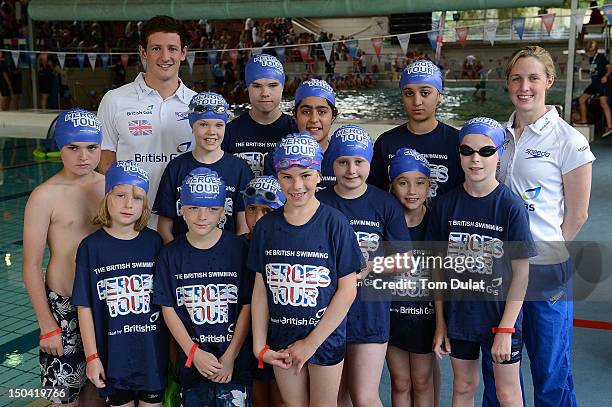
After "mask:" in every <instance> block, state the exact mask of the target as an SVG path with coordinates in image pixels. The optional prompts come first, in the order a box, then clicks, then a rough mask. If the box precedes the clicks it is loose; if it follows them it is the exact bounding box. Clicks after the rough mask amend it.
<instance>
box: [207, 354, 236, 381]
mask: <svg viewBox="0 0 612 407" xmlns="http://www.w3.org/2000/svg"><path fill="white" fill-rule="evenodd" d="M235 360H236V359H235V358H234V357H231V356H228V355H227V354H226V353H224V354H223V355H221V357H220V358H219V363H221V365H222V366H223V367H222V368H221V369H220V370H219V373H217V374H216V375H214V376H212V377H210V380H211V381H213V382H215V383H229V382H230V381H231V380H232V373H233V371H234V361H235Z"/></svg>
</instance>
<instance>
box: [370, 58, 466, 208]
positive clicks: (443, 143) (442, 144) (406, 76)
mask: <svg viewBox="0 0 612 407" xmlns="http://www.w3.org/2000/svg"><path fill="white" fill-rule="evenodd" d="M442 89H443V88H442V73H441V72H440V69H439V68H438V67H437V66H436V65H434V63H433V62H431V61H427V60H418V61H415V62H413V63H411V64H410V65H408V66H407V67H406V68H405V69H404V70H403V71H402V75H401V77H400V91H401V92H402V103H403V105H404V110H405V111H406V114H407V116H408V122H407V123H404V124H402V125H400V126H397V127H395V128H393V129H391V130H389V131H386V132H384V133H383V134H381V135H380V137H378V139H377V140H376V143H374V158H373V159H372V171H371V174H370V179H369V181H370V182H371V183H372V184H374V185H376V186H378V187H379V188H382V189H387V187H388V185H389V174H388V168H389V161H390V159H391V157H393V154H395V152H396V151H397V150H398V149H399V148H401V147H409V148H413V149H415V150H416V151H418V152H419V153H421V154H423V156H424V157H425V158H427V160H428V161H429V164H430V166H431V182H432V185H431V190H430V196H431V198H432V199H433V200H435V199H436V198H437V197H438V196H440V195H442V194H444V193H445V192H446V191H449V190H451V189H453V188H455V187H456V186H457V185H459V184H461V182H463V172H462V171H461V166H460V165H459V152H458V147H459V144H458V142H457V133H458V132H457V130H456V129H454V128H453V127H451V126H448V125H446V124H444V123H442V122H440V121H438V119H437V118H436V110H437V108H438V105H439V104H440V103H441V102H442Z"/></svg>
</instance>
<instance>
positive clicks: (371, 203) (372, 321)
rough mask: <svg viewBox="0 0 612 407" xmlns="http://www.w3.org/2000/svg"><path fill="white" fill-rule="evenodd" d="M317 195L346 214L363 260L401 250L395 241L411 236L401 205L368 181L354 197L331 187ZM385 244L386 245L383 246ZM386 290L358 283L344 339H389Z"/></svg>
mask: <svg viewBox="0 0 612 407" xmlns="http://www.w3.org/2000/svg"><path fill="white" fill-rule="evenodd" d="M317 198H318V199H319V200H320V201H321V202H323V203H325V204H327V205H329V206H331V207H334V208H336V209H338V210H339V211H340V212H342V213H343V214H344V216H346V217H347V218H348V221H349V224H350V225H351V226H352V227H353V230H354V233H355V238H356V240H357V242H358V244H359V248H360V249H361V253H362V254H363V257H364V259H365V260H366V261H373V260H374V257H376V256H385V255H389V254H393V253H396V252H398V251H401V248H400V245H399V244H398V243H399V242H407V241H408V240H410V237H409V235H408V228H407V227H406V221H405V220H404V213H403V210H402V206H401V205H400V204H399V202H397V200H396V199H395V198H394V197H393V196H392V195H391V194H389V193H387V192H385V191H382V190H380V189H378V188H376V187H375V186H372V185H368V188H367V190H366V191H365V193H364V194H363V195H361V196H360V197H357V198H354V199H345V198H342V197H341V196H339V195H338V194H337V193H336V191H335V190H334V188H333V187H331V188H327V189H325V190H323V191H321V192H319V193H317ZM384 242H386V243H384ZM391 242H396V244H395V245H394V244H393V243H391ZM385 244H387V245H388V246H389V247H384V245H385ZM391 247H393V249H392V248H391ZM396 249H397V250H396ZM408 250H409V248H406V250H404V251H406V252H407V251H408ZM386 294H388V293H385V292H381V290H375V289H369V288H368V287H364V286H363V284H362V283H361V282H360V284H358V286H357V297H356V298H355V302H353V304H352V305H351V308H350V310H349V312H348V319H347V325H346V341H347V342H350V343H384V342H387V341H388V340H389V306H390V301H389V297H388V295H386Z"/></svg>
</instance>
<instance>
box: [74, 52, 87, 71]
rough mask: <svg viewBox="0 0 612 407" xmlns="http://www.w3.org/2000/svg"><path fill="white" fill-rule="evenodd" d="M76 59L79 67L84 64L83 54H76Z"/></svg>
mask: <svg viewBox="0 0 612 407" xmlns="http://www.w3.org/2000/svg"><path fill="white" fill-rule="evenodd" d="M76 57H77V61H79V66H80V67H81V69H83V67H84V66H85V54H77V56H76Z"/></svg>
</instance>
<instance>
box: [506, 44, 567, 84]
mask: <svg viewBox="0 0 612 407" xmlns="http://www.w3.org/2000/svg"><path fill="white" fill-rule="evenodd" d="M526 57H533V58H535V59H537V60H538V61H540V62H541V63H542V65H544V70H545V71H546V76H547V77H548V78H554V77H556V76H557V72H556V70H555V63H554V61H553V59H552V57H551V56H550V53H549V52H548V51H546V50H545V49H544V48H542V47H539V46H537V45H528V46H526V47H523V48H520V49H518V50H516V51H515V52H514V54H512V57H510V62H508V65H507V66H506V80H508V78H509V77H510V71H512V68H513V67H514V64H516V61H518V60H519V59H521V58H526Z"/></svg>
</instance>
